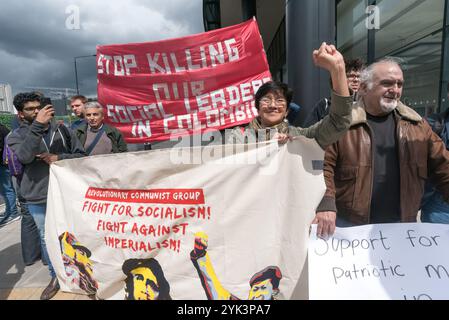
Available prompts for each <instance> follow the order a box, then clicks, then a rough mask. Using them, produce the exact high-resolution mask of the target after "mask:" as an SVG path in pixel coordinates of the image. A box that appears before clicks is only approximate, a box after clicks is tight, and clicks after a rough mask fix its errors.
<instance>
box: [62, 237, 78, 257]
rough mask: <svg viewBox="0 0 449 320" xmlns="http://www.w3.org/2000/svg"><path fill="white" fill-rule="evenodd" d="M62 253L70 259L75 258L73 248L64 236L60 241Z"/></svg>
mask: <svg viewBox="0 0 449 320" xmlns="http://www.w3.org/2000/svg"><path fill="white" fill-rule="evenodd" d="M62 245H63V251H64V254H65V255H66V256H67V257H69V258H70V259H75V255H76V252H75V249H74V248H73V247H72V246H71V245H70V244H69V243H68V242H67V238H66V237H64V238H63V241H62Z"/></svg>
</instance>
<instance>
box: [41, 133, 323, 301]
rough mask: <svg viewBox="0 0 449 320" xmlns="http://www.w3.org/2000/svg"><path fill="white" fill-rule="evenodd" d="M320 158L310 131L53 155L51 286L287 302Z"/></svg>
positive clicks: (124, 294) (317, 189)
mask: <svg viewBox="0 0 449 320" xmlns="http://www.w3.org/2000/svg"><path fill="white" fill-rule="evenodd" d="M245 148H246V149H247V150H246V151H245ZM323 156H324V152H323V151H322V150H321V148H320V147H319V146H318V144H317V143H316V142H315V140H311V139H306V138H300V139H298V140H295V141H293V142H289V143H288V144H286V145H284V146H280V147H279V146H278V145H277V143H276V142H275V143H268V144H259V145H258V146H257V145H256V144H252V145H248V146H246V147H245V146H243V145H219V146H208V147H202V148H201V147H198V148H177V149H165V150H154V151H143V152H130V153H122V154H112V155H100V156H92V157H86V158H82V159H73V160H65V161H59V162H57V163H55V164H54V165H52V166H51V170H50V185H49V191H48V204H47V217H46V240H47V248H48V252H49V255H50V258H51V261H52V264H53V266H54V268H55V270H56V273H57V276H58V279H59V282H60V285H61V288H62V290H63V291H67V292H74V293H85V294H96V296H97V298H99V299H261V298H268V299H269V298H274V299H283V298H286V299H289V298H290V297H291V295H292V292H293V289H294V288H295V286H296V284H297V281H298V278H299V276H300V273H301V270H302V268H303V266H304V263H305V259H306V255H307V242H308V231H309V226H310V222H311V221H312V219H313V218H314V214H315V213H314V212H315V208H316V207H317V205H318V203H319V202H320V200H321V197H322V196H323V194H324V190H325V185H324V180H323V175H322V170H320V169H319V168H317V166H316V163H320V161H321V162H322V160H323ZM264 292H265V293H264ZM266 292H268V294H267V293H266Z"/></svg>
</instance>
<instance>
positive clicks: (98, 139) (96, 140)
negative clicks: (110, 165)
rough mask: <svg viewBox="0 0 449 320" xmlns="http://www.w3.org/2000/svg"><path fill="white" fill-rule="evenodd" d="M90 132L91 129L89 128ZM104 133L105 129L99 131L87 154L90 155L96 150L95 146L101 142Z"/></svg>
mask: <svg viewBox="0 0 449 320" xmlns="http://www.w3.org/2000/svg"><path fill="white" fill-rule="evenodd" d="M87 130H89V128H87ZM103 133H104V129H103V127H101V129H100V130H98V132H97V135H96V136H95V139H94V140H93V141H92V142H91V143H90V145H89V147H88V148H87V149H86V153H87V154H88V155H90V153H91V152H92V151H93V150H94V148H95V146H96V145H97V143H98V141H100V138H101V136H102V135H103Z"/></svg>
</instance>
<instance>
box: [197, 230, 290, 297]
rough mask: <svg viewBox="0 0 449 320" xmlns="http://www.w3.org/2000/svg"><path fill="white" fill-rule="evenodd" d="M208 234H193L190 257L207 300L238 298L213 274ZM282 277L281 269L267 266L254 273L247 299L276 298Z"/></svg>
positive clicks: (278, 294)
mask: <svg viewBox="0 0 449 320" xmlns="http://www.w3.org/2000/svg"><path fill="white" fill-rule="evenodd" d="M207 245H208V236H207V234H205V233H204V232H197V233H196V234H195V243H194V249H193V250H192V251H191V252H190V259H191V260H192V263H193V265H194V267H195V269H196V271H197V272H198V276H199V277H200V279H201V285H202V286H203V288H204V292H205V293H206V296H207V299H208V300H240V299H239V298H238V297H236V296H235V295H233V294H232V293H230V292H229V291H228V290H227V289H225V288H224V287H223V285H222V284H221V282H220V280H218V277H217V275H216V274H215V270H214V267H213V265H212V262H211V260H210V256H209V254H208V253H207V250H206V249H207ZM281 279H282V274H281V270H280V269H279V268H278V267H276V266H269V267H266V268H265V269H263V270H261V271H259V272H257V273H256V274H254V275H253V276H252V277H251V279H250V281H249V285H250V286H251V289H250V291H249V293H248V300H277V299H279V296H280V291H279V282H280V281H281Z"/></svg>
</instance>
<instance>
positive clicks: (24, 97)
mask: <svg viewBox="0 0 449 320" xmlns="http://www.w3.org/2000/svg"><path fill="white" fill-rule="evenodd" d="M30 101H39V102H40V101H41V97H40V96H39V95H37V94H36V93H34V92H22V93H18V94H16V96H15V97H14V100H13V102H12V103H13V104H14V107H15V108H16V110H17V111H22V110H23V107H24V105H25V103H27V102H30Z"/></svg>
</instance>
